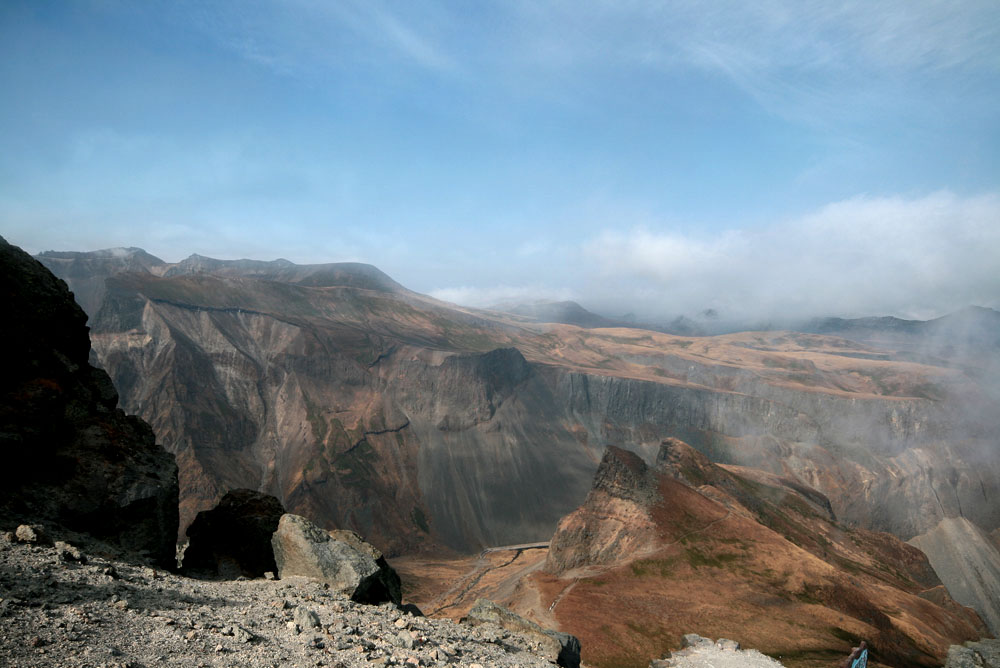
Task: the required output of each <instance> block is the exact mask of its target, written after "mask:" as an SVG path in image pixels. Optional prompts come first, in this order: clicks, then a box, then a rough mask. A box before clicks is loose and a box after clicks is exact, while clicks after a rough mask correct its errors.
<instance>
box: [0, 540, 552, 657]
mask: <svg viewBox="0 0 1000 668" xmlns="http://www.w3.org/2000/svg"><path fill="white" fill-rule="evenodd" d="M10 538H11V537H10V535H9V534H8V535H7V537H5V538H3V539H0V665H2V666H10V667H11V668H14V667H25V668H27V667H29V666H30V667H35V666H38V667H42V666H66V667H70V666H72V667H73V668H85V667H89V668H153V667H154V666H156V667H157V668H159V667H161V666H185V667H207V666H220V667H221V666H226V667H228V666H234V667H235V666H240V667H241V668H248V667H249V668H258V667H267V668H270V667H278V666H282V667H285V666H331V667H341V668H352V667H355V666H395V665H400V666H452V665H455V666H466V667H468V668H475V667H476V666H477V665H478V666H480V667H481V668H486V667H488V666H523V667H525V668H527V667H531V666H544V667H546V668H548V667H549V666H551V665H552V664H550V663H549V662H548V661H546V660H545V659H543V658H541V657H540V656H538V655H536V654H535V653H534V652H535V650H537V649H538V647H537V645H536V644H535V643H533V642H532V641H531V640H529V639H526V638H524V637H522V636H520V635H517V634H512V633H510V632H508V631H505V630H503V629H501V628H499V627H497V626H494V625H492V624H484V625H481V626H476V627H471V626H466V625H462V624H456V623H454V622H451V621H448V620H438V619H428V618H425V617H414V616H411V615H410V614H408V613H404V612H400V611H399V610H398V609H397V608H396V607H395V606H393V605H391V604H384V605H381V606H369V605H362V604H357V603H354V602H352V601H351V600H349V599H347V598H346V597H344V596H343V595H341V594H338V593H335V592H332V591H329V590H328V589H327V588H326V587H325V586H324V585H322V584H319V583H316V582H312V581H309V580H306V579H304V578H288V579H285V580H280V581H273V580H266V579H261V580H235V581H207V580H195V579H190V578H186V577H181V576H178V575H174V574H172V573H168V572H165V571H161V570H155V569H152V568H149V567H145V566H136V565H132V564H126V563H122V562H118V561H113V560H110V559H105V558H101V557H97V556H94V555H87V554H81V553H80V552H79V551H78V550H76V549H75V548H66V547H59V546H56V547H52V546H40V545H25V544H19V543H12V542H10ZM78 558H82V561H80V560H79V559H78Z"/></svg>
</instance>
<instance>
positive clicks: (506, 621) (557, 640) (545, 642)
mask: <svg viewBox="0 0 1000 668" xmlns="http://www.w3.org/2000/svg"><path fill="white" fill-rule="evenodd" d="M464 621H465V622H467V623H469V624H472V625H478V624H496V625H497V626H499V627H500V628H503V629H506V630H508V631H511V632H513V633H520V634H522V635H527V636H530V637H531V638H532V639H535V640H537V641H538V642H539V644H540V645H541V650H540V653H541V654H542V655H543V656H545V657H546V658H548V659H549V660H550V661H552V662H553V663H556V664H558V665H560V666H564V667H565V668H579V666H580V641H579V640H578V639H577V638H576V636H572V635H570V634H568V633H563V632H561V631H554V630H551V629H543V628H542V627H541V626H539V625H538V624H536V623H535V622H533V621H531V620H529V619H525V618H524V617H521V616H520V615H518V614H516V613H514V612H511V611H510V610H508V609H507V608H505V607H504V606H502V605H497V604H496V603H494V602H493V601H490V600H488V599H485V598H481V599H479V600H477V601H476V604H475V605H474V606H472V609H471V610H469V614H468V616H467V617H466V618H465V619H464Z"/></svg>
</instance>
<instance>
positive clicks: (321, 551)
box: [271, 514, 402, 605]
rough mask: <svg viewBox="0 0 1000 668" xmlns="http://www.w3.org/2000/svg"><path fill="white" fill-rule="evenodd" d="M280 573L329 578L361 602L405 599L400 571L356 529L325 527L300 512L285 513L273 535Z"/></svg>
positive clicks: (317, 578)
mask: <svg viewBox="0 0 1000 668" xmlns="http://www.w3.org/2000/svg"><path fill="white" fill-rule="evenodd" d="M271 545H272V547H273V549H274V560H275V561H276V562H277V564H278V574H279V575H280V576H281V577H283V578H285V577H289V576H292V575H301V576H305V577H307V578H311V579H313V580H318V581H319V582H325V583H327V584H329V585H331V586H332V587H333V588H335V589H336V590H337V591H340V592H343V593H344V594H346V595H347V596H350V597H351V599H352V600H354V601H357V602H358V603H382V602H384V601H391V602H393V603H395V604H397V605H399V603H400V602H401V598H402V594H401V586H400V581H399V576H398V575H397V574H396V571H395V570H393V569H392V567H391V566H389V564H388V563H387V562H386V560H385V557H383V556H382V553H381V552H379V551H378V550H376V549H375V548H374V547H372V546H371V545H369V544H368V543H366V542H364V541H363V540H362V539H361V537H360V536H358V535H357V534H356V533H354V532H353V531H324V530H323V529H320V528H319V527H318V526H316V525H315V524H313V523H312V522H310V521H309V520H307V519H306V518H304V517H301V516H299V515H291V514H285V515H282V517H281V521H280V522H279V523H278V530H277V531H276V532H275V533H274V536H273V537H272V539H271Z"/></svg>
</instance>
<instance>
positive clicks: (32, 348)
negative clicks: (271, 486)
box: [0, 238, 178, 566]
mask: <svg viewBox="0 0 1000 668" xmlns="http://www.w3.org/2000/svg"><path fill="white" fill-rule="evenodd" d="M0 296H2V299H3V304H4V311H5V312H4V320H3V323H2V324H0V350H2V351H3V353H2V354H3V356H4V359H3V373H2V374H0V453H2V454H3V458H4V466H3V467H2V471H0V488H2V489H3V490H4V493H3V495H2V497H0V526H3V527H4V528H12V527H14V526H17V525H18V524H23V523H35V522H41V523H43V524H46V525H48V526H52V527H59V528H61V529H63V530H65V531H68V532H75V533H76V535H77V536H78V537H79V538H78V540H86V541H96V542H95V545H96V543H97V542H99V543H101V544H103V546H104V548H103V549H106V550H109V551H111V552H113V553H115V554H119V555H130V557H131V558H135V559H147V560H149V561H150V562H151V563H156V564H159V565H161V566H169V565H170V564H172V563H173V561H174V543H175V540H176V534H177V521H178V516H177V502H178V483H177V465H176V464H175V462H174V457H173V455H171V454H169V453H167V452H166V451H165V450H164V449H163V448H162V447H160V446H159V445H158V444H157V443H156V439H155V438H154V436H153V432H152V430H151V429H150V428H149V425H147V424H146V423H145V422H143V421H142V420H140V419H139V418H137V417H134V416H131V415H126V414H125V413H124V412H123V411H121V410H120V409H118V408H116V406H117V403H118V395H117V393H116V392H115V388H114V387H113V386H112V384H111V380H110V379H109V378H108V375H107V374H106V373H105V372H104V371H103V370H101V369H96V368H94V367H92V366H91V365H90V364H89V361H88V360H89V356H90V339H89V338H88V328H87V325H86V321H87V316H86V315H85V314H84V312H83V311H82V310H81V309H80V307H79V306H77V304H76V303H75V302H74V301H73V294H72V293H71V292H70V291H69V289H68V288H67V287H66V284H65V283H64V282H63V281H62V280H60V279H58V278H56V277H55V276H53V275H52V274H51V273H50V272H49V271H48V270H47V269H46V268H45V267H43V266H42V265H41V264H40V263H39V262H38V261H36V260H34V259H32V258H31V256H29V255H28V254H27V253H25V252H23V251H22V250H20V249H19V248H16V247H14V246H11V245H10V244H8V243H7V242H6V241H5V240H3V239H2V238H0Z"/></svg>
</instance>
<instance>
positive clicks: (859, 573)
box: [515, 439, 985, 666]
mask: <svg viewBox="0 0 1000 668" xmlns="http://www.w3.org/2000/svg"><path fill="white" fill-rule="evenodd" d="M656 461H657V465H656V466H655V467H650V466H648V465H646V464H645V462H643V461H642V460H641V459H640V458H638V457H637V456H635V455H634V454H632V453H629V452H626V451H623V450H620V449H617V448H613V447H609V448H608V449H607V452H606V453H605V456H604V458H603V460H602V461H601V464H600V466H599V468H598V473H597V475H596V476H595V479H594V486H593V489H592V490H591V492H590V494H589V495H588V497H587V500H586V501H585V502H584V503H583V505H582V506H580V508H578V509H577V510H575V511H574V512H573V513H571V514H570V515H568V516H567V517H565V518H564V519H563V520H562V521H561V522H560V524H559V528H558V529H557V531H556V533H555V535H553V537H552V541H551V545H550V548H549V554H548V557H547V560H546V562H545V570H546V571H547V572H548V574H537V573H536V574H534V575H530V576H528V577H527V578H526V579H525V580H524V581H523V582H522V591H521V592H520V594H519V595H518V596H516V597H515V600H516V601H519V602H521V606H522V612H524V613H526V614H532V615H535V616H537V617H542V618H543V617H544V616H545V615H554V617H555V619H554V621H555V622H557V623H558V624H559V627H560V628H562V629H565V630H566V631H568V632H570V633H573V634H574V635H577V636H578V637H580V639H581V642H582V644H583V647H584V652H585V655H584V660H585V661H587V662H588V663H590V664H592V665H637V666H638V665H645V663H646V661H645V660H644V657H646V656H649V655H654V656H655V655H661V654H663V653H664V652H665V651H667V650H672V649H676V642H677V641H678V640H679V639H680V637H681V635H682V634H683V633H690V632H695V633H699V634H706V633H719V632H721V631H722V630H723V629H727V630H728V632H729V633H730V635H732V634H733V633H738V634H739V637H738V638H737V640H739V641H741V642H743V643H745V644H751V645H753V646H755V647H758V648H760V649H762V650H763V651H765V652H767V653H769V654H772V655H780V656H781V657H782V660H783V663H784V665H787V666H796V665H826V663H825V662H829V661H831V660H833V659H834V658H835V657H837V656H838V655H841V656H842V655H843V654H845V653H846V651H849V650H848V648H849V644H848V643H849V642H852V641H855V640H856V639H857V638H865V639H866V640H867V641H868V642H869V644H870V645H872V646H873V647H874V648H875V649H874V651H875V652H876V654H877V656H878V661H879V662H880V663H881V664H883V665H891V666H921V665H923V666H933V665H940V663H941V662H942V661H943V659H944V657H945V656H946V654H947V651H948V647H949V645H950V644H951V643H955V642H961V641H963V640H965V639H969V638H976V637H978V636H979V634H981V633H983V632H984V630H985V629H984V627H983V625H982V621H981V620H980V619H979V618H978V617H977V616H976V614H975V613H974V612H972V611H971V610H969V609H967V608H963V607H961V606H959V605H958V604H956V603H955V602H954V601H953V600H951V599H950V598H949V597H948V595H947V594H946V593H944V592H943V590H942V588H941V587H940V581H939V580H938V579H937V578H936V576H935V575H934V572H933V571H932V570H931V568H930V567H929V565H928V563H927V559H926V557H924V555H923V554H922V553H921V552H920V551H919V550H916V549H914V548H913V547H911V546H909V545H906V544H905V543H903V542H902V541H900V540H899V539H897V538H895V537H893V536H890V535H888V534H884V533H883V534H875V533H872V532H868V531H864V530H858V529H850V528H848V527H845V526H842V525H840V524H838V523H837V522H836V521H835V520H833V519H832V518H831V517H830V513H829V503H828V502H826V501H825V499H824V497H823V495H822V494H820V493H819V492H817V491H816V490H813V489H809V488H807V487H805V486H803V485H802V484H801V483H798V482H796V481H792V480H788V479H782V478H780V477H778V476H774V475H773V474H768V473H766V472H763V471H755V470H750V469H740V468H738V467H726V468H724V467H720V466H717V465H715V464H712V463H711V462H709V461H708V460H707V459H706V458H705V457H704V456H703V455H701V454H700V453H698V452H697V451H696V450H694V449H693V448H691V447H690V446H688V445H687V444H686V443H683V442H681V441H679V440H676V439H673V440H670V441H668V442H665V443H664V444H663V445H662V447H661V449H660V452H659V453H658V455H657V458H656ZM526 601H527V602H530V601H536V602H537V603H536V604H535V607H534V608H533V607H532V606H531V605H530V604H526V603H524V602H526ZM550 601H551V603H550Z"/></svg>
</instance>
